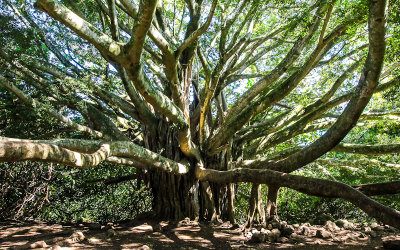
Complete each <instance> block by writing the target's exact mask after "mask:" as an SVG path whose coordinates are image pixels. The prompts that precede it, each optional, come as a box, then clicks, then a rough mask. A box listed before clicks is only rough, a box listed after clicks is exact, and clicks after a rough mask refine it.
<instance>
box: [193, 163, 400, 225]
mask: <svg viewBox="0 0 400 250" xmlns="http://www.w3.org/2000/svg"><path fill="white" fill-rule="evenodd" d="M196 177H197V178H198V179H199V180H200V181H210V182H217V183H233V182H252V183H261V184H267V185H278V186H280V187H288V188H291V189H294V190H297V191H299V192H302V193H305V194H308V195H314V196H319V197H326V198H342V199H345V200H347V201H349V202H351V203H353V204H354V205H355V206H357V207H359V208H360V209H362V210H363V211H364V212H366V213H367V214H368V215H370V216H371V217H374V218H376V219H377V220H379V221H382V222H383V223H385V224H388V225H391V226H394V227H396V228H400V212H399V211H397V210H395V209H392V208H389V207H385V206H383V205H382V204H379V203H378V202H376V201H374V200H372V199H370V198H369V197H367V196H366V195H365V194H363V193H361V192H360V191H358V190H356V189H354V188H352V187H351V186H349V185H346V184H344V183H340V182H335V181H329V180H322V179H317V178H311V177H304V176H297V175H290V174H286V173H281V172H276V171H272V170H266V169H264V170H256V169H245V168H237V169H233V170H228V171H218V170H213V169H204V168H201V167H200V166H199V165H198V166H197V168H196Z"/></svg>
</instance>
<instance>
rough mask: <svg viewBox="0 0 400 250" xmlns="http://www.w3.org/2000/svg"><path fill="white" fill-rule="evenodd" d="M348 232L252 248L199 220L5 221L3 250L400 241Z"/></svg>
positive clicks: (342, 245) (365, 245)
mask: <svg viewBox="0 0 400 250" xmlns="http://www.w3.org/2000/svg"><path fill="white" fill-rule="evenodd" d="M361 234H362V233H361V232H358V231H357V230H343V231H340V232H338V233H337V234H336V235H335V237H332V238H329V239H320V238H316V237H315V236H304V235H303V236H302V235H297V236H296V237H295V238H293V237H289V239H288V242H286V243H268V242H267V243H250V241H249V239H248V238H246V234H245V233H243V232H242V231H241V230H240V229H239V228H236V229H233V228H232V227H231V225H229V224H221V225H218V226H216V225H209V224H205V223H198V222H193V221H181V222H150V223H149V222H147V223H146V222H143V221H142V222H140V221H136V222H131V223H125V224H108V225H100V224H96V223H92V224H90V223H86V224H79V225H77V224H63V225H61V224H47V223H41V222H13V221H8V222H0V249H32V248H42V249H384V247H383V241H388V240H392V241H393V240H395V241H396V242H397V241H400V234H399V232H398V231H397V232H391V233H387V232H386V233H383V234H381V235H380V236H379V237H371V236H365V235H363V236H362V237H361Z"/></svg>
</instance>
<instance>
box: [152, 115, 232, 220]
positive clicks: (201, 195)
mask: <svg viewBox="0 0 400 250" xmlns="http://www.w3.org/2000/svg"><path fill="white" fill-rule="evenodd" d="M156 133H158V134H156V135H154V134H150V133H148V134H147V137H146V138H145V144H146V145H145V146H146V148H148V149H150V150H152V151H153V152H160V153H161V154H162V155H163V156H165V157H167V158H169V159H173V160H174V161H177V162H190V163H191V165H192V171H191V172H189V173H188V174H186V175H176V174H174V173H167V172H165V171H162V170H158V169H153V168H152V169H148V170H146V171H145V172H146V173H145V178H144V179H145V180H146V182H147V185H148V186H149V187H150V188H151V191H152V194H153V203H152V204H153V207H152V209H153V212H154V213H155V217H157V218H159V219H166V220H180V219H183V218H190V219H192V220H195V219H200V220H202V219H204V220H209V221H216V220H219V221H226V220H229V221H230V222H232V223H234V221H235V215H234V204H233V202H234V191H233V184H217V183H208V182H200V181H199V180H197V179H196V178H195V174H194V169H195V166H193V165H194V164H195V162H194V160H192V159H188V158H187V157H186V156H185V155H184V154H183V153H182V151H181V150H180V148H179V144H178V143H177V141H176V140H174V138H176V137H177V131H176V130H175V129H174V128H173V127H172V126H170V124H168V123H167V122H160V123H159V125H158V130H157V132H156ZM163 149H166V150H163ZM225 157H226V154H224V153H221V154H219V155H218V156H215V157H213V158H209V159H206V160H205V163H206V164H209V165H210V166H211V167H212V168H214V169H219V170H227V164H226V161H225ZM221 159H222V160H221Z"/></svg>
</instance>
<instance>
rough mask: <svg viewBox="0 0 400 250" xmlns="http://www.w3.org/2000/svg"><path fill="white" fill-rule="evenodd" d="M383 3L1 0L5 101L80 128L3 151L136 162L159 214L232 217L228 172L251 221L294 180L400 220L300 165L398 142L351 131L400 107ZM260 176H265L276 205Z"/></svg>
mask: <svg viewBox="0 0 400 250" xmlns="http://www.w3.org/2000/svg"><path fill="white" fill-rule="evenodd" d="M386 5H387V3H386V1H381V0H379V1H370V2H368V3H367V2H364V1H362V2H356V3H354V2H350V1H316V2H315V3H313V4H307V3H304V2H298V1H285V2H282V1H276V2H275V1H246V0H242V1H217V0H214V1H211V2H210V1H203V0H196V1H195V0H188V1H184V2H181V1H150V0H143V1H140V2H139V3H135V2H133V1H129V0H120V1H116V0H109V1H107V2H103V1H102V0H96V1H81V2H75V1H72V0H68V1H62V2H58V1H53V0H39V1H37V2H36V3H35V8H36V9H38V10H40V11H41V12H39V11H36V10H34V9H33V8H32V5H31V3H30V2H22V1H6V2H5V3H4V4H3V7H4V8H3V7H2V8H1V9H2V12H1V15H2V19H3V20H5V21H6V22H2V23H4V25H3V26H2V28H3V29H4V31H5V32H4V34H5V35H4V36H3V37H2V38H1V42H2V46H3V50H1V51H0V58H1V69H0V70H1V74H0V86H2V88H3V89H2V90H1V93H2V96H4V98H6V100H11V99H12V100H13V99H14V98H18V101H19V102H22V103H24V104H25V105H27V106H28V107H29V108H31V109H33V110H35V112H37V113H40V114H45V116H46V117H52V119H54V120H56V121H58V122H59V126H63V127H66V128H68V129H69V130H70V131H73V133H70V134H67V135H66V136H65V137H62V138H57V136H56V134H57V133H58V131H59V129H55V130H54V133H52V134H49V135H46V136H44V137H43V138H37V137H38V136H37V135H34V136H30V135H27V136H21V137H23V138H24V139H14V138H10V137H2V138H1V141H0V160H1V161H24V160H35V161H47V162H53V163H60V164H63V165H69V166H74V167H78V168H89V167H93V166H96V165H98V164H100V163H101V162H109V163H114V164H119V165H128V166H133V167H135V168H136V169H137V171H136V173H137V177H138V178H139V179H142V180H144V181H145V183H146V184H147V185H148V186H149V187H150V188H151V192H152V195H153V211H154V212H155V214H156V215H157V216H160V217H162V218H172V219H178V218H182V217H190V218H204V219H209V220H215V219H227V220H230V221H232V222H233V221H234V213H235V207H234V198H235V193H236V190H235V185H234V183H238V182H250V183H253V184H252V192H251V195H250V200H251V202H250V211H249V214H248V222H249V223H251V221H252V220H253V218H254V215H255V214H256V213H257V212H258V213H259V214H261V219H260V220H265V219H266V218H269V217H271V216H272V217H273V216H275V215H276V197H277V194H278V190H279V188H280V187H288V188H291V189H294V190H297V191H300V192H303V193H306V194H310V195H316V196H322V197H330V198H343V199H345V200H347V201H350V202H351V203H353V204H354V205H356V206H358V207H359V208H361V209H362V210H363V211H365V212H366V213H367V214H368V215H370V216H372V217H375V218H377V219H378V220H381V221H383V222H384V223H387V224H390V225H393V226H396V227H400V224H399V223H400V213H399V212H398V211H396V210H394V209H392V208H389V207H385V206H383V205H381V204H379V203H377V202H376V201H374V200H372V199H370V198H368V197H367V196H366V195H373V194H377V191H376V190H378V189H379V188H377V186H376V185H366V186H359V187H356V188H353V187H351V186H349V185H347V184H344V183H342V182H339V181H336V180H324V179H317V178H313V177H306V176H301V175H299V174H293V173H292V172H294V171H298V170H299V169H301V168H303V167H305V166H307V164H310V163H312V164H314V163H315V164H323V165H329V164H330V165H329V166H332V165H333V166H340V165H341V164H342V162H343V160H344V161H346V160H347V161H348V159H347V158H343V159H338V158H337V157H334V156H332V155H329V154H327V155H326V157H323V158H321V157H322V156H323V155H325V154H326V153H328V152H345V153H353V154H354V153H355V154H357V153H361V154H375V153H377V154H393V153H397V152H398V151H399V149H400V146H399V144H396V143H394V144H384V145H381V144H379V145H378V144H376V142H378V141H375V142H373V144H372V145H371V144H368V145H365V144H361V145H360V144H358V143H360V142H364V141H363V140H357V139H355V138H352V137H353V136H352V135H353V133H350V134H349V132H350V130H352V129H353V128H354V127H358V126H360V127H361V128H360V129H363V128H365V124H370V125H368V126H372V125H371V124H373V123H374V122H375V121H384V122H387V121H390V119H393V117H395V118H396V117H397V116H396V115H397V114H398V112H397V107H398V106H396V103H391V104H390V105H387V104H385V103H382V101H381V100H380V98H381V94H380V93H382V92H383V91H386V90H389V89H393V88H394V87H395V86H397V85H398V83H399V76H398V75H397V71H396V70H397V67H398V63H397V62H396V61H395V60H394V59H393V58H394V57H395V55H396V52H397V51H398V41H399V40H398V32H397V29H398V27H399V26H398V22H399V17H398V14H396V13H397V12H396V11H391V10H392V9H393V8H398V5H397V4H396V3H394V4H393V5H390V6H386ZM43 12H45V13H47V14H48V15H46V14H43ZM49 16H51V18H50V17H49ZM55 20H57V21H55ZM385 26H386V27H387V28H385ZM71 30H72V31H71ZM386 30H387V33H386V35H385V32H386ZM16 31H18V33H16ZM385 41H386V42H387V44H388V45H387V46H386V44H385ZM386 47H388V53H387V56H386V57H385V56H384V55H385V48H386ZM382 68H383V74H381V71H382ZM374 94H375V95H374ZM373 95H374V97H373V99H372V104H371V105H369V106H368V107H367V104H368V103H369V101H370V99H371V97H372V96H373ZM379 105H381V106H379ZM366 107H367V109H366V111H364V109H365V108H366ZM363 111H364V112H363ZM362 123H363V124H362ZM361 125H362V126H361ZM354 134H359V133H357V132H356V133H354ZM346 135H348V138H346V143H340V142H341V141H342V140H343V139H344V138H345V136H346ZM27 137H28V138H30V139H36V140H28V139H25V138H27ZM396 138H397V137H396ZM391 142H393V141H391ZM370 159H371V158H368V160H370ZM337 162H339V163H338V164H336V163H337ZM381 162H382V164H383V165H384V164H389V165H390V164H393V163H388V162H386V161H381ZM320 171H324V169H323V168H322V169H321V170H320ZM397 171H398V170H397ZM289 173H292V174H289ZM396 173H397V175H398V172H395V174H394V175H396ZM397 179H398V178H397ZM260 184H267V185H268V187H269V190H268V191H269V192H268V198H269V201H268V204H267V209H266V212H267V214H266V215H264V214H263V213H264V208H262V206H261V204H260V202H261V199H260V196H259V193H260ZM381 186H382V187H381V188H380V189H379V190H380V193H379V194H383V193H388V192H389V191H390V192H392V193H393V190H397V191H396V192H398V189H399V188H398V187H399V181H394V182H390V183H389V184H382V185H381ZM366 190H369V191H366ZM371 190H372V191H371ZM374 190H375V191H374ZM362 192H365V193H366V194H363V193H362Z"/></svg>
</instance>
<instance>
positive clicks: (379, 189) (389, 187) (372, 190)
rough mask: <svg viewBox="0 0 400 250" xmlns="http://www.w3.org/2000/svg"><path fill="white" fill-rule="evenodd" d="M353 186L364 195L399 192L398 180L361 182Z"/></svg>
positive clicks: (399, 183)
mask: <svg viewBox="0 0 400 250" xmlns="http://www.w3.org/2000/svg"><path fill="white" fill-rule="evenodd" d="M353 188H355V189H357V190H359V191H361V192H363V193H364V194H365V195H368V196H372V195H386V194H398V193H400V181H389V182H382V183H372V184H361V185H357V186H353Z"/></svg>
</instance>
